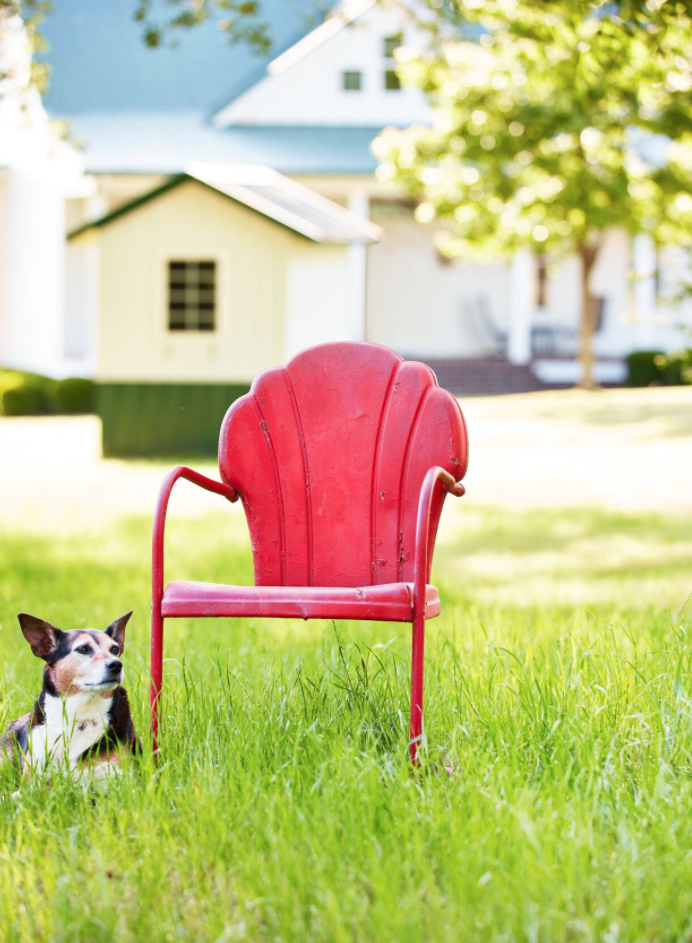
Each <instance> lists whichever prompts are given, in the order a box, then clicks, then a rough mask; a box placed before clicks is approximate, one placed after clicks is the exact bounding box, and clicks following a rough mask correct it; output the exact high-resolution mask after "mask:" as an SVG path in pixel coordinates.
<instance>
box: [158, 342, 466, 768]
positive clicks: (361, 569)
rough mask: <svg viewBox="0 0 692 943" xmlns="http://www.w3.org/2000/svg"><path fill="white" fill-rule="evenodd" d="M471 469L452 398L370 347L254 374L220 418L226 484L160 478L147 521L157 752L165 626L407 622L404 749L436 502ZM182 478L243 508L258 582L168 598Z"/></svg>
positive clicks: (421, 372)
mask: <svg viewBox="0 0 692 943" xmlns="http://www.w3.org/2000/svg"><path fill="white" fill-rule="evenodd" d="M467 464H468V444H467V436H466V426H465V423H464V418H463V416H462V413H461V409H460V408H459V404H458V403H457V401H456V399H455V398H454V397H453V396H452V395H451V394H450V393H448V392H447V391H446V390H442V389H440V387H438V385H437V380H436V379H435V375H434V373H433V372H432V370H430V368H429V367H427V366H425V365H424V364H421V363H415V362H407V361H404V360H402V359H401V357H399V356H398V355H397V354H395V353H393V352H392V351H391V350H388V349H387V348H386V347H380V346H379V345H376V344H349V343H340V344H324V345H322V346H319V347H313V348H311V349H309V350H306V351H304V352H303V353H301V354H299V355H298V356H297V357H294V358H293V360H291V361H290V362H289V363H288V365H287V366H285V367H278V368H275V369H272V370H267V371H265V372H264V373H262V374H260V375H259V376H258V377H257V379H256V380H255V382H254V383H253V385H252V389H251V390H250V392H249V393H248V394H247V395H246V396H243V397H241V398H240V399H239V400H237V401H236V402H235V403H233V405H232V406H231V408H230V409H229V410H228V412H227V414H226V418H225V419H224V422H223V425H222V427H221V436H220V441H219V469H220V472H221V479H222V481H221V482H219V481H213V480H211V479H209V478H206V477H205V476H204V475H200V474H199V473H198V472H195V471H192V470H191V469H189V468H185V467H184V466H178V467H177V468H174V469H173V470H172V471H171V472H170V473H169V474H168V476H167V477H166V478H165V480H164V482H163V485H162V487H161V492H160V494H159V500H158V505H157V508H156V517H155V520H154V538H153V567H152V634H151V711H152V718H151V721H152V733H153V737H154V746H155V749H156V737H157V733H158V702H159V697H160V693H161V683H162V674H163V620H164V619H171V618H184V617H189V618H191V617H199V616H204V617H230V616H253V617H257V616H265V617H268V618H296V619H376V620H382V621H386V622H412V623H413V641H412V649H413V651H412V672H411V728H410V752H411V757H412V759H414V760H415V758H416V748H417V744H418V742H419V740H420V737H421V731H422V719H423V647H424V636H425V620H426V619H432V618H434V617H435V616H437V615H439V612H440V600H439V595H438V591H437V589H436V587H435V586H430V585H429V584H428V579H429V576H430V566H431V563H432V555H433V548H434V544H435V537H436V534H437V526H438V522H439V519H440V514H441V512H442V505H443V503H444V498H445V494H446V493H447V492H449V493H450V494H453V495H456V496H461V495H462V494H463V493H464V487H463V485H461V484H458V482H459V481H460V480H461V479H462V478H463V477H464V474H465V473H466V468H467ZM179 478H185V479H187V480H188V481H191V482H192V483H193V484H196V485H199V486H200V487H201V488H205V489H206V490H207V491H213V492H215V493H216V494H220V495H222V496H223V497H225V498H226V499H227V500H229V501H237V500H238V498H240V499H241V501H242V502H243V507H244V509H245V516H246V518H247V522H248V526H249V528H250V535H251V539H252V553H253V558H254V569H255V585H254V586H223V585H219V584H215V583H193V582H184V581H179V582H173V583H169V584H168V586H166V588H165V589H164V581H163V550H164V526H165V521H166V510H167V507H168V499H169V497H170V493H171V489H172V488H173V485H174V484H175V482H176V481H177V480H178V479H179Z"/></svg>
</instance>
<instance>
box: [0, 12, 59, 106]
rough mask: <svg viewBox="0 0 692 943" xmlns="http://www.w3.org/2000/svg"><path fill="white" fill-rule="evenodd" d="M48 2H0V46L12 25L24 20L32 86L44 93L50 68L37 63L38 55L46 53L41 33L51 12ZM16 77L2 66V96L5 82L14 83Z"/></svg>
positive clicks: (0, 82)
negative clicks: (43, 21) (48, 13)
mask: <svg viewBox="0 0 692 943" xmlns="http://www.w3.org/2000/svg"><path fill="white" fill-rule="evenodd" d="M50 7H51V3H50V2H48V0H0V46H1V45H2V41H3V38H4V36H5V35H6V34H7V33H8V32H9V31H10V30H11V29H12V24H13V23H14V22H16V21H17V20H18V19H19V18H21V19H23V21H24V26H25V29H26V34H27V39H28V41H29V49H30V52H31V56H32V60H31V76H30V80H31V84H32V85H33V86H34V87H35V88H37V89H38V90H39V92H42V91H44V90H45V88H46V86H47V85H48V67H47V66H46V64H45V62H37V61H36V59H35V58H34V56H35V54H36V53H39V52H45V50H46V43H45V40H44V38H43V36H42V35H41V32H40V24H41V21H42V20H43V18H44V16H45V15H46V13H47V12H48V11H49V10H50ZM13 78H14V76H13V75H12V73H11V71H10V70H9V69H8V68H4V69H3V67H2V64H0V96H1V95H2V85H3V83H4V82H5V81H12V79H13Z"/></svg>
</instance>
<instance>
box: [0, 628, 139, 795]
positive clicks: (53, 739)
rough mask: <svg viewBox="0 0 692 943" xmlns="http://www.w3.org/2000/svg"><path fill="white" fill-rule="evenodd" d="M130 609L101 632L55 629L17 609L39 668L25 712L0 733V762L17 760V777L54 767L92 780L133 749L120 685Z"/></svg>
mask: <svg viewBox="0 0 692 943" xmlns="http://www.w3.org/2000/svg"><path fill="white" fill-rule="evenodd" d="M131 615H132V613H131V612H128V613H127V614H126V615H124V616H121V617H120V618H119V619H116V620H115V622H112V623H111V624H110V625H109V626H108V628H107V629H106V630H105V632H100V631H95V630H93V629H74V630H72V631H69V632H62V631H61V630H60V629H57V628H56V627H55V626H53V625H51V624H50V623H49V622H44V621H43V619H38V618H36V616H30V615H27V614H26V613H21V614H20V615H19V624H20V625H21V628H22V632H23V634H24V638H25V639H26V640H27V642H28V643H29V645H30V646H31V651H32V652H33V653H34V655H36V657H37V658H42V659H43V660H44V661H45V662H46V667H45V668H44V669H43V689H42V690H41V693H40V695H39V696H38V698H37V700H36V702H35V704H34V708H33V710H32V711H31V712H30V713H28V714H25V715H24V716H23V717H20V718H19V719H18V720H14V721H12V723H11V724H10V725H9V727H8V728H7V730H6V731H5V734H4V737H3V740H2V747H1V748H0V762H1V761H2V760H5V761H10V762H12V763H14V764H15V765H18V766H19V768H20V769H21V771H22V774H23V775H27V774H29V773H31V772H38V771H43V772H47V771H49V770H50V769H51V768H55V767H58V766H62V767H63V768H65V769H68V770H69V771H70V773H71V774H73V775H74V776H75V778H77V779H82V780H84V781H90V782H98V781H99V780H103V779H105V778H106V777H107V776H108V775H109V774H113V773H117V772H119V770H120V757H121V755H122V753H123V752H129V753H139V752H140V751H141V744H140V742H139V740H138V738H137V735H136V733H135V728H134V724H133V722H132V717H131V715H130V704H129V701H128V699H127V691H126V690H125V688H124V687H123V686H122V684H121V682H122V678H123V665H122V661H121V660H120V656H121V655H122V653H123V651H124V648H125V628H126V626H127V623H128V621H129V619H130V616H131Z"/></svg>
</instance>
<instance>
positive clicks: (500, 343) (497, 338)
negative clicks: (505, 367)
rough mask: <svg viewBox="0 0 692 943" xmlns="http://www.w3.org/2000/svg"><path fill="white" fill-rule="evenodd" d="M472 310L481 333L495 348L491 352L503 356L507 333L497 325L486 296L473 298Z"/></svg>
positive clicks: (507, 338)
mask: <svg viewBox="0 0 692 943" xmlns="http://www.w3.org/2000/svg"><path fill="white" fill-rule="evenodd" d="M473 310H474V312H475V315H476V320H477V321H478V323H479V325H480V327H481V331H482V333H483V334H484V335H485V337H486V338H487V339H488V340H489V341H491V342H492V344H493V345H494V348H495V349H494V351H493V353H494V354H495V355H496V356H498V357H504V356H505V355H506V354H507V344H508V343H509V335H508V333H507V331H505V330H503V328H501V327H500V326H499V324H498V323H497V322H496V320H495V318H494V317H493V312H492V310H491V308H490V300H489V298H488V296H487V295H478V296H477V297H476V299H475V304H474V305H473Z"/></svg>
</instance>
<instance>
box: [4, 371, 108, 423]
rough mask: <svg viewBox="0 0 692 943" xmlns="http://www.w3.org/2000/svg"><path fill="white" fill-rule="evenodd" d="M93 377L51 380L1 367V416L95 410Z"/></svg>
mask: <svg viewBox="0 0 692 943" xmlns="http://www.w3.org/2000/svg"><path fill="white" fill-rule="evenodd" d="M94 389H95V388H94V382H93V380H85V379H83V378H81V377H69V378H68V379H66V380H53V379H51V378H50V377H44V376H40V375H39V374H37V373H23V372H21V371H19V370H2V369H0V415H2V414H4V415H5V416H38V415H49V414H51V413H54V414H64V413H89V412H93V411H94V402H95V399H96V397H95V393H94Z"/></svg>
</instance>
